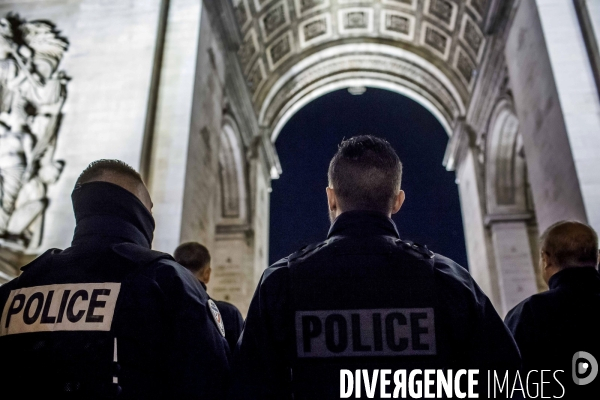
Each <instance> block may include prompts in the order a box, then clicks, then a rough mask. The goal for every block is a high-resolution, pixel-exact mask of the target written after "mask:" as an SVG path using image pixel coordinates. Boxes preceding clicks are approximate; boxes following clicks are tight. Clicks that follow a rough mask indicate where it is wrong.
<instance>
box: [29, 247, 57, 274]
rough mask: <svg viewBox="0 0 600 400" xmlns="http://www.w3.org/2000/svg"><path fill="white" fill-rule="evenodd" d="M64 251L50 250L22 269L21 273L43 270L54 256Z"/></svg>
mask: <svg viewBox="0 0 600 400" xmlns="http://www.w3.org/2000/svg"><path fill="white" fill-rule="evenodd" d="M61 252H62V250H60V249H49V250H46V251H45V252H44V253H42V254H41V255H39V256H38V257H36V258H35V260H33V261H31V262H30V263H28V264H26V265H24V266H22V267H21V271H23V272H25V271H31V270H35V269H37V268H41V267H43V266H45V265H47V264H48V261H50V260H51V259H52V257H53V256H55V255H57V254H60V253H61Z"/></svg>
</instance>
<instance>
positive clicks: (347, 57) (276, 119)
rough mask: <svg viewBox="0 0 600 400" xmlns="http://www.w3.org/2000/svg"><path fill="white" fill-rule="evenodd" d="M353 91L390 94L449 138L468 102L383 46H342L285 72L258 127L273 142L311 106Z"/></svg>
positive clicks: (424, 67)
mask: <svg viewBox="0 0 600 400" xmlns="http://www.w3.org/2000/svg"><path fill="white" fill-rule="evenodd" d="M352 86H366V87H373V88H380V89H387V90H391V91H394V92H397V93H400V94H402V95H405V96H407V97H409V98H411V99H413V100H415V101H417V102H418V103H420V104H421V105H422V106H423V107H425V108H427V109H428V110H429V111H430V112H431V113H432V114H433V115H434V116H435V117H436V118H437V119H438V120H439V121H440V123H441V124H442V126H444V128H445V129H446V132H448V134H449V135H450V133H451V132H452V126H453V125H454V121H455V120H456V118H458V117H459V116H461V115H464V113H465V105H464V101H463V99H462V98H461V96H460V94H459V91H458V90H457V88H456V87H455V85H454V84H453V83H452V81H451V80H450V79H448V78H447V76H446V75H445V74H444V73H443V72H442V71H441V70H440V69H439V68H438V67H436V66H435V65H434V64H432V63H430V62H429V61H427V60H426V59H424V58H422V57H420V56H418V55H416V54H414V53H411V52H408V51H406V50H404V49H401V48H397V47H393V46H389V45H385V44H372V43H370V44H365V43H363V44H352V45H339V46H335V47H331V48H328V49H325V50H323V51H320V52H317V53H315V54H313V55H311V56H309V57H307V58H305V59H304V60H302V61H301V62H300V63H298V64H297V65H295V66H294V67H292V68H290V69H289V70H288V71H285V73H283V74H282V75H281V76H280V77H279V78H278V79H277V81H275V82H274V83H273V85H272V87H271V89H270V91H269V92H268V93H267V95H266V97H265V99H264V101H263V103H262V107H261V109H260V113H259V124H260V125H261V126H263V127H265V128H267V129H268V130H269V131H270V133H271V140H272V141H275V140H276V139H277V136H278V135H279V132H280V131H281V129H282V128H283V126H284V125H285V123H286V122H287V121H288V120H289V119H290V118H291V117H292V116H293V115H294V114H295V113H296V112H297V111H298V110H299V109H301V108H302V107H304V106H305V105H306V104H308V103H309V102H311V101H312V100H314V99H316V98H318V97H320V96H322V95H325V94H327V93H329V92H331V91H334V90H338V89H344V88H348V87H352Z"/></svg>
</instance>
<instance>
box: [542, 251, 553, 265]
mask: <svg viewBox="0 0 600 400" xmlns="http://www.w3.org/2000/svg"><path fill="white" fill-rule="evenodd" d="M540 260H541V261H542V267H543V268H544V269H548V268H550V267H551V266H552V262H551V260H550V256H549V255H548V253H546V252H545V251H542V253H541V256H540Z"/></svg>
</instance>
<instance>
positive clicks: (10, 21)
mask: <svg viewBox="0 0 600 400" xmlns="http://www.w3.org/2000/svg"><path fill="white" fill-rule="evenodd" d="M68 46H69V42H68V41H67V40H66V39H65V38H63V37H61V36H60V34H59V32H58V31H57V30H56V28H55V26H54V25H53V24H52V23H51V22H48V21H43V20H37V21H26V20H23V19H21V18H20V17H19V16H18V15H16V14H8V15H7V16H6V17H5V18H1V19H0V246H2V247H10V248H13V249H15V250H26V249H28V248H35V247H37V246H38V245H39V244H40V240H41V233H42V228H43V215H44V211H45V209H46V207H47V205H48V199H47V197H46V191H47V187H48V185H50V184H52V183H55V182H56V181H57V180H58V178H59V177H60V174H61V172H62V170H63V167H64V162H63V161H60V160H54V152H55V148H56V139H57V133H58V129H59V127H60V120H61V110H62V107H63V104H64V102H65V99H66V95H67V91H66V85H67V82H68V77H67V75H66V74H65V73H64V71H61V70H59V65H60V62H61V60H62V57H63V54H64V52H65V51H66V50H67V49H68Z"/></svg>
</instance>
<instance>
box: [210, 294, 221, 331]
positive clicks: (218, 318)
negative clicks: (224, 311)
mask: <svg viewBox="0 0 600 400" xmlns="http://www.w3.org/2000/svg"><path fill="white" fill-rule="evenodd" d="M208 308H210V313H211V314H212V316H213V319H214V320H215V322H216V324H217V328H219V332H221V335H223V337H225V325H223V318H221V312H220V311H219V307H217V305H216V304H215V302H214V301H212V300H211V299H209V300H208Z"/></svg>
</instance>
